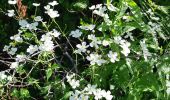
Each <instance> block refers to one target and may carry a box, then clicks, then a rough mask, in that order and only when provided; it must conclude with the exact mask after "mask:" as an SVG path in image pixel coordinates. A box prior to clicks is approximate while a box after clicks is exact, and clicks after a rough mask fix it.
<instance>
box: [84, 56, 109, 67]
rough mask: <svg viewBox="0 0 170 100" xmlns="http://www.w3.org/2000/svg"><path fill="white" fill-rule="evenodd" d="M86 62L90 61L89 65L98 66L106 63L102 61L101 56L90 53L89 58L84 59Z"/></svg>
mask: <svg viewBox="0 0 170 100" xmlns="http://www.w3.org/2000/svg"><path fill="white" fill-rule="evenodd" d="M86 59H87V60H88V61H90V64H91V65H95V64H97V65H99V66H101V65H102V64H104V63H106V60H104V59H102V55H99V54H95V53H91V54H90V55H89V56H87V57H86Z"/></svg>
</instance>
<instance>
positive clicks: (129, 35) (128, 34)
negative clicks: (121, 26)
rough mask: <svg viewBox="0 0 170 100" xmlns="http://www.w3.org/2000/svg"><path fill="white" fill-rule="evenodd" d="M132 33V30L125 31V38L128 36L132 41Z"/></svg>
mask: <svg viewBox="0 0 170 100" xmlns="http://www.w3.org/2000/svg"><path fill="white" fill-rule="evenodd" d="M132 34H133V33H132V32H127V35H126V36H125V38H128V37H129V38H130V39H131V40H132V41H134V38H133V36H132Z"/></svg>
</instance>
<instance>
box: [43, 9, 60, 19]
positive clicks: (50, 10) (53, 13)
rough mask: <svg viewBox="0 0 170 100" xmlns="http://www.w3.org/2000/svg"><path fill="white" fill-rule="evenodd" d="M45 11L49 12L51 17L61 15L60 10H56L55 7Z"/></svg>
mask: <svg viewBox="0 0 170 100" xmlns="http://www.w3.org/2000/svg"><path fill="white" fill-rule="evenodd" d="M45 13H47V14H48V15H49V16H50V17H51V18H56V17H59V14H58V11H55V10H53V9H49V10H47V11H46V12H45Z"/></svg>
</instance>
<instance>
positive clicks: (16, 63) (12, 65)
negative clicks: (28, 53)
mask: <svg viewBox="0 0 170 100" xmlns="http://www.w3.org/2000/svg"><path fill="white" fill-rule="evenodd" d="M18 66H19V63H18V62H12V63H11V66H10V68H11V69H13V68H14V69H15V68H17V67H18Z"/></svg>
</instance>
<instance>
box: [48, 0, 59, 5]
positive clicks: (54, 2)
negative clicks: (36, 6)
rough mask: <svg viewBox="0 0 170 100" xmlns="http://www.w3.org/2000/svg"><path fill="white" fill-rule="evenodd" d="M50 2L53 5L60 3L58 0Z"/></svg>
mask: <svg viewBox="0 0 170 100" xmlns="http://www.w3.org/2000/svg"><path fill="white" fill-rule="evenodd" d="M48 4H49V5H51V6H55V5H58V2H57V1H53V2H49V3H48Z"/></svg>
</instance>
